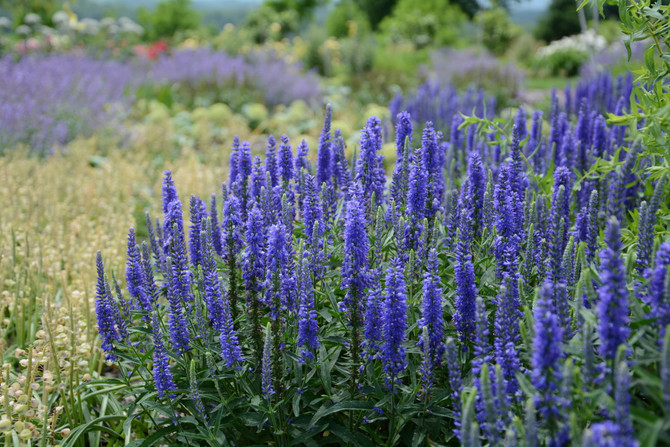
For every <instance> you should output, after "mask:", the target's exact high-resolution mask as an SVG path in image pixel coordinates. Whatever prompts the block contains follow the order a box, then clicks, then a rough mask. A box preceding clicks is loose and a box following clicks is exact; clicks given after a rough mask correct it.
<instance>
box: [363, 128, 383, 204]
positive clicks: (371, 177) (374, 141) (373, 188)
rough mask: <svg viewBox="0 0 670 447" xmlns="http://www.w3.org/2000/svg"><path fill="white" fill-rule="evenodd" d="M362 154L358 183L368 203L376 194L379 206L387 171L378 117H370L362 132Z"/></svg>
mask: <svg viewBox="0 0 670 447" xmlns="http://www.w3.org/2000/svg"><path fill="white" fill-rule="evenodd" d="M360 147H361V149H360V150H361V152H360V156H359V157H358V160H357V163H356V181H357V182H359V183H360V185H361V187H362V188H363V197H365V200H366V203H367V202H369V201H370V197H372V194H373V193H374V195H375V198H376V203H377V204H379V203H380V201H381V199H382V197H383V195H384V185H385V183H386V171H384V162H383V161H384V156H383V155H380V154H379V152H380V151H381V149H382V134H381V121H380V120H379V118H377V117H376V116H373V117H370V118H369V119H368V122H367V124H366V125H365V127H364V128H363V129H362V130H361V146H360Z"/></svg>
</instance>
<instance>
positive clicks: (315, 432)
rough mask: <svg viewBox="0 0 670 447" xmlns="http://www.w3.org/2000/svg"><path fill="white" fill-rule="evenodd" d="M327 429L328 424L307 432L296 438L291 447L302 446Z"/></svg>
mask: <svg viewBox="0 0 670 447" xmlns="http://www.w3.org/2000/svg"><path fill="white" fill-rule="evenodd" d="M327 427H328V424H323V425H320V426H319V427H314V428H313V429H310V430H307V431H306V432H304V433H303V434H301V435H300V436H296V437H294V438H293V440H292V441H291V442H290V443H289V445H302V444H304V443H305V441H307V440H308V439H311V438H313V437H314V436H316V435H318V434H319V433H322V432H323V431H324V430H325V429H326V428H327Z"/></svg>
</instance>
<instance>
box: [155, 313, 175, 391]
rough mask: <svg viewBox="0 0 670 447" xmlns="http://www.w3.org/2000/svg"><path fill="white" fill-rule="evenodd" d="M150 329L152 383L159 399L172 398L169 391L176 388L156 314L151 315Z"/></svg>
mask: <svg viewBox="0 0 670 447" xmlns="http://www.w3.org/2000/svg"><path fill="white" fill-rule="evenodd" d="M151 328H152V332H153V344H154V353H153V356H154V371H153V372H154V374H153V376H154V383H155V384H156V391H157V392H158V397H159V398H160V399H162V398H164V397H165V396H168V395H169V397H170V399H172V398H174V394H172V393H171V391H174V390H176V389H177V386H176V385H175V383H174V380H173V378H172V371H170V359H169V357H168V355H167V353H166V352H165V346H164V345H163V334H162V333H161V328H160V321H159V319H158V317H157V316H156V314H154V315H153V317H152V319H151Z"/></svg>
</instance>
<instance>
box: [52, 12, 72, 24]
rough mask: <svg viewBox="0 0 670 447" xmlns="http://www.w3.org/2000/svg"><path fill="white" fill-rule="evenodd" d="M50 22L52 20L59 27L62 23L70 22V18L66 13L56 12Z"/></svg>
mask: <svg viewBox="0 0 670 447" xmlns="http://www.w3.org/2000/svg"><path fill="white" fill-rule="evenodd" d="M51 20H53V22H54V23H55V24H59V25H60V24H62V23H67V22H68V21H69V20H70V17H68V15H67V12H65V11H56V12H55V13H54V15H53V17H51Z"/></svg>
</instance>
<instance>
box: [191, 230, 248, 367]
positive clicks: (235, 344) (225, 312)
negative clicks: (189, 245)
mask: <svg viewBox="0 0 670 447" xmlns="http://www.w3.org/2000/svg"><path fill="white" fill-rule="evenodd" d="M203 229H204V231H203V233H202V239H201V241H202V275H203V283H204V301H205V304H206V306H207V313H208V315H209V318H210V320H211V321H212V326H213V327H214V330H215V331H217V332H219V333H220V334H219V342H220V344H221V353H222V356H223V360H224V361H225V362H226V366H227V367H228V368H230V367H231V366H233V364H235V363H236V362H241V361H242V349H241V347H240V343H239V341H238V338H237V333H236V331H235V328H234V327H233V320H232V317H231V313H230V303H229V302H227V301H226V300H225V299H224V296H223V293H222V287H221V282H220V279H219V275H218V272H217V268H216V260H215V259H214V247H213V239H214V238H213V226H212V222H211V220H209V219H207V220H205V222H204V227H203Z"/></svg>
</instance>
